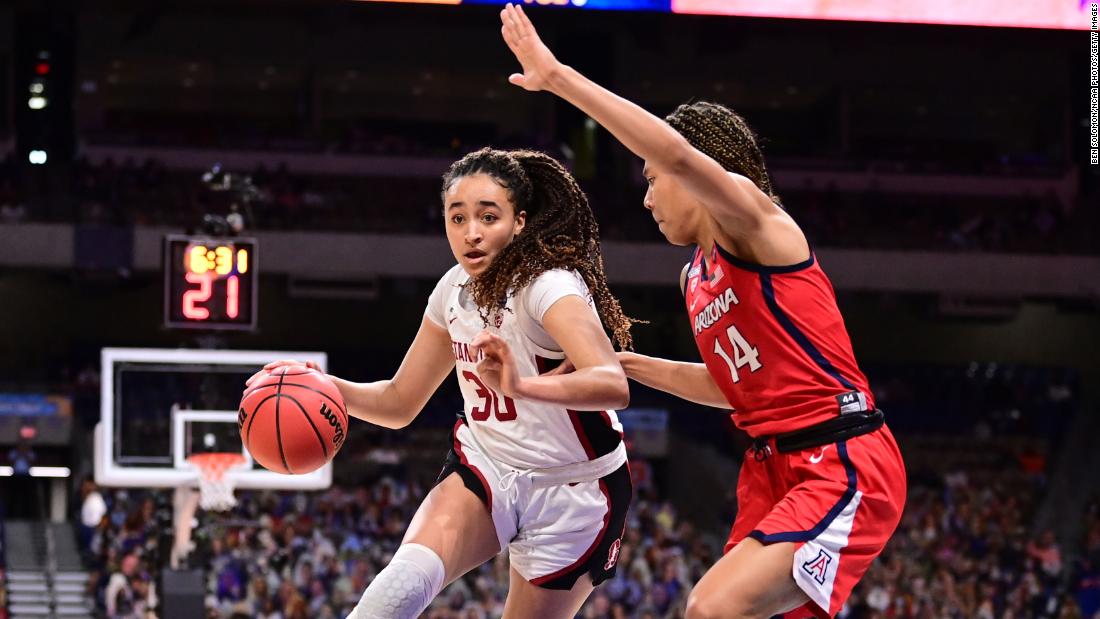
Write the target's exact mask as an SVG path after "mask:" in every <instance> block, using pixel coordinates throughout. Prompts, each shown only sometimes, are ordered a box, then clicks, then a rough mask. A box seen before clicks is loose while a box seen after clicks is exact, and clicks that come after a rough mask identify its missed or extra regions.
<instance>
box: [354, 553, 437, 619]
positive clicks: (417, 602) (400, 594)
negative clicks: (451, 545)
mask: <svg viewBox="0 0 1100 619" xmlns="http://www.w3.org/2000/svg"><path fill="white" fill-rule="evenodd" d="M444 578H446V571H445V570H444V568H443V560H442V559H440V558H439V555H437V554H435V551H433V550H432V549H431V548H428V547H427V546H422V545H420V544H403V545H402V546H401V547H400V548H398V549H397V552H396V553H394V555H393V559H392V560H391V561H390V564H389V565H387V566H386V568H385V569H383V570H382V571H381V572H378V575H377V576H375V577H374V580H373V581H371V583H370V586H368V587H367V590H366V591H364V592H363V597H362V598H360V600H359V604H357V605H356V606H355V609H354V610H352V611H351V614H350V615H348V619H415V618H416V617H418V616H420V613H422V612H424V609H425V608H427V607H428V604H431V602H432V600H433V599H435V596H437V595H439V591H440V590H441V589H442V588H443V580H444Z"/></svg>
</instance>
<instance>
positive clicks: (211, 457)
mask: <svg viewBox="0 0 1100 619" xmlns="http://www.w3.org/2000/svg"><path fill="white" fill-rule="evenodd" d="M186 459H187V462H188V463H190V464H191V465H193V466H194V467H195V468H197V469H198V470H199V474H200V475H202V476H203V477H204V478H206V479H208V480H211V481H221V478H222V477H223V476H224V475H225V473H226V471H228V470H229V469H231V468H234V467H237V466H240V465H242V464H245V463H246V462H248V460H247V459H246V458H245V457H244V456H243V455H241V454H239V453H237V452H233V451H207V452H203V453H196V454H191V455H189V456H187V458H186Z"/></svg>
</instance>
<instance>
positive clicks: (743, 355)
mask: <svg viewBox="0 0 1100 619" xmlns="http://www.w3.org/2000/svg"><path fill="white" fill-rule="evenodd" d="M726 339H727V340H728V341H729V347H730V349H732V351H733V356H732V357H731V356H730V354H729V353H727V352H726V349H725V348H724V347H723V346H722V335H721V334H719V335H717V336H715V338H714V354H716V355H718V356H719V357H721V358H722V360H723V361H725V362H726V365H728V366H729V368H730V375H731V376H732V377H733V382H735V383H738V382H741V376H740V374H738V373H737V370H739V369H741V368H743V367H745V366H746V365H747V366H749V372H755V371H757V370H759V369H760V368H762V367H763V364H761V363H760V360H759V359H758V357H759V356H760V352H759V351H757V350H756V347H755V346H753V345H752V344H749V342H748V341H747V340H746V339H745V336H743V335H741V332H740V331H738V330H737V327H736V326H733V325H730V327H729V328H728V329H726Z"/></svg>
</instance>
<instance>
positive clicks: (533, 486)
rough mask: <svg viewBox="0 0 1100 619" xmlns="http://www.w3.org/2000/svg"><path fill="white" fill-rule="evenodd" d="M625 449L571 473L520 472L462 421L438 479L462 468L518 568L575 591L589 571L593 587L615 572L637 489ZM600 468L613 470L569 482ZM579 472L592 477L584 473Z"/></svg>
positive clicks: (536, 580) (541, 582) (537, 580)
mask: <svg viewBox="0 0 1100 619" xmlns="http://www.w3.org/2000/svg"><path fill="white" fill-rule="evenodd" d="M624 453H625V452H623V451H622V449H621V447H620V449H619V450H617V451H616V452H612V454H608V455H607V456H604V457H602V458H600V459H598V461H592V462H591V463H583V464H582V465H580V466H577V465H574V466H572V467H571V468H572V469H573V471H572V473H573V474H572V476H570V475H569V474H568V473H567V474H566V475H565V476H562V475H560V474H559V475H555V474H553V473H552V472H554V471H558V472H560V471H561V470H560V469H539V470H537V471H515V470H514V469H512V468H511V467H509V466H507V465H505V464H502V463H499V462H491V461H490V460H489V458H488V457H487V456H486V455H485V454H484V453H482V451H481V450H480V449H479V448H478V447H477V444H476V443H475V439H474V438H473V434H472V432H471V431H470V428H469V426H467V425H466V421H465V420H464V419H461V418H460V419H459V421H458V423H456V424H455V431H454V446H453V447H452V449H451V452H450V453H449V454H448V455H447V461H446V463H445V464H444V466H443V471H442V472H441V473H440V474H439V481H442V480H443V479H444V478H446V477H447V476H448V475H450V474H451V473H452V472H453V473H458V475H459V477H461V478H462V481H463V482H464V484H465V485H466V487H467V488H468V489H469V490H470V491H471V492H473V493H474V494H476V495H477V496H478V498H480V499H481V501H482V503H484V504H485V506H486V508H488V509H489V513H490V517H491V518H492V519H493V525H494V526H495V527H496V532H497V540H498V541H499V542H500V547H501V549H504V548H507V549H508V555H509V560H510V562H511V564H512V567H514V568H515V569H516V571H517V572H519V574H520V575H521V576H523V577H524V578H525V579H527V581H528V582H530V583H532V584H534V585H538V586H540V587H544V588H547V589H572V588H573V585H574V584H575V583H576V582H577V579H578V578H580V577H581V575H583V574H589V575H590V576H591V577H592V582H593V584H599V583H600V582H602V581H604V580H606V579H608V578H611V577H612V576H614V574H615V565H616V564H617V562H618V558H619V547H620V545H621V544H622V535H623V528H624V526H625V524H626V512H627V509H628V508H629V505H630V498H631V495H632V492H633V489H632V487H631V484H630V470H629V467H628V466H627V464H626V461H625V455H624ZM589 464H591V465H592V466H587V467H586V465H589ZM601 465H602V467H603V468H605V469H606V468H610V467H614V468H613V470H612V471H611V472H610V473H607V474H605V475H603V476H602V477H598V478H596V479H593V480H592V481H580V482H575V483H569V482H568V479H569V478H577V477H578V475H577V474H576V470H577V469H578V468H587V470H588V471H589V474H588V475H587V477H588V478H589V479H592V477H593V475H592V474H591V471H592V470H596V469H599V468H601ZM608 465H610V466H608ZM579 477H580V478H584V477H586V476H585V475H584V474H583V472H582V474H581V475H579ZM563 479H564V480H565V481H562V480H563Z"/></svg>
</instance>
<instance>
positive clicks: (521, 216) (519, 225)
mask: <svg viewBox="0 0 1100 619" xmlns="http://www.w3.org/2000/svg"><path fill="white" fill-rule="evenodd" d="M526 225H527V211H520V212H518V213H516V223H515V224H513V228H512V234H519V233H520V232H523V228H524V226H526Z"/></svg>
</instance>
